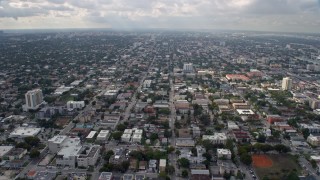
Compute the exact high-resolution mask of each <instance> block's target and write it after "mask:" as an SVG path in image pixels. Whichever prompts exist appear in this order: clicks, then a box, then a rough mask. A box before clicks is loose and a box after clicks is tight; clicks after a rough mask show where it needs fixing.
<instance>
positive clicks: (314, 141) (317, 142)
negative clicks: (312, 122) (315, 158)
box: [307, 135, 320, 146]
mask: <svg viewBox="0 0 320 180" xmlns="http://www.w3.org/2000/svg"><path fill="white" fill-rule="evenodd" d="M307 142H308V143H309V144H311V145H312V146H320V136H313V135H310V136H308V138H307Z"/></svg>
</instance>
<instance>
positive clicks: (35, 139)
mask: <svg viewBox="0 0 320 180" xmlns="http://www.w3.org/2000/svg"><path fill="white" fill-rule="evenodd" d="M24 141H25V142H26V143H27V144H29V145H31V146H33V147H36V146H38V145H39V143H40V139H39V138H38V137H35V136H29V137H26V138H24Z"/></svg>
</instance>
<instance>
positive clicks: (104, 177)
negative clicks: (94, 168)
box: [98, 172, 113, 180]
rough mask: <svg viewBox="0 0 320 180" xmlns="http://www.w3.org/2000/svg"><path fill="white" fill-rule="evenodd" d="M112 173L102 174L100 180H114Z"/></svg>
mask: <svg viewBox="0 0 320 180" xmlns="http://www.w3.org/2000/svg"><path fill="white" fill-rule="evenodd" d="M112 179H113V176H112V172H102V173H101V174H100V176H99V179H98V180H112Z"/></svg>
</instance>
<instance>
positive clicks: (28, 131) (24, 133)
mask: <svg viewBox="0 0 320 180" xmlns="http://www.w3.org/2000/svg"><path fill="white" fill-rule="evenodd" d="M40 131H41V128H32V127H17V128H16V129H14V130H13V131H12V132H11V133H10V135H9V137H10V138H25V137H29V136H36V135H37V134H39V133H40Z"/></svg>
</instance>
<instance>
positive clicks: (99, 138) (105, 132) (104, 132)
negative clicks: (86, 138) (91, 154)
mask: <svg viewBox="0 0 320 180" xmlns="http://www.w3.org/2000/svg"><path fill="white" fill-rule="evenodd" d="M109 134H110V131H109V130H101V131H100V133H99V134H98V136H97V141H105V140H107V138H108V137H109Z"/></svg>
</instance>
